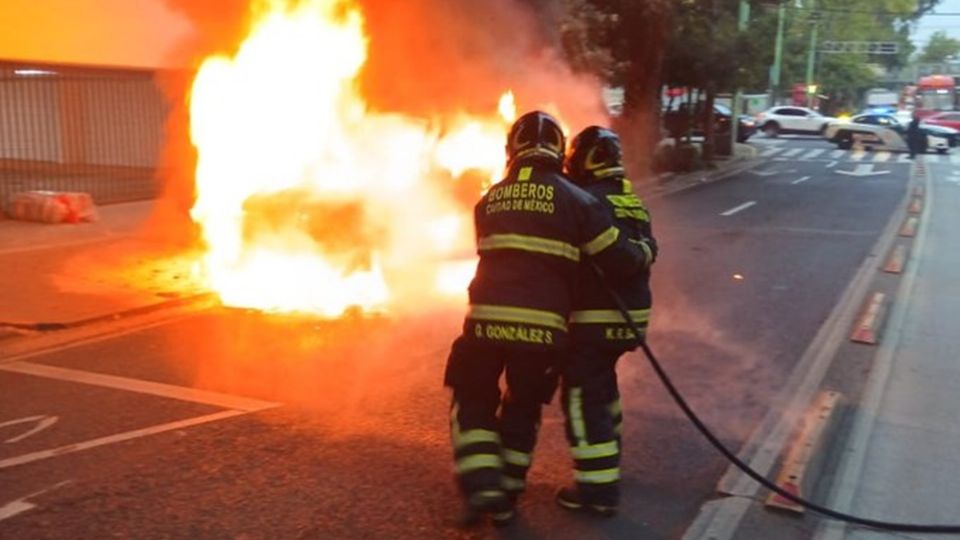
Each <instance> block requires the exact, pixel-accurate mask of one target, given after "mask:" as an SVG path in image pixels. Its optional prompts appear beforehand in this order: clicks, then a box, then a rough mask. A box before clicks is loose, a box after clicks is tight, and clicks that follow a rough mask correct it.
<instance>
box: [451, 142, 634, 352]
mask: <svg viewBox="0 0 960 540" xmlns="http://www.w3.org/2000/svg"><path fill="white" fill-rule="evenodd" d="M474 225H475V228H476V234H477V253H478V254H479V255H480V262H479V263H478V265H477V272H476V275H475V276H474V278H473V281H472V282H471V284H470V311H469V312H468V313H467V317H466V321H465V323H464V335H465V336H467V337H468V338H473V339H479V340H484V341H491V342H496V343H499V344H504V345H517V346H524V347H527V346H534V347H556V346H561V345H563V344H564V342H565V340H566V335H567V330H568V324H567V319H568V318H569V316H570V309H571V305H572V301H573V295H574V293H575V292H576V285H577V279H578V272H579V265H580V263H581V262H583V261H584V260H586V259H587V258H591V259H592V260H594V261H595V262H596V263H597V264H599V265H600V266H601V267H602V268H603V269H604V270H605V271H610V272H614V273H621V274H622V273H634V274H635V273H636V272H638V271H639V270H640V269H641V268H642V267H643V266H644V265H645V264H646V254H645V253H644V251H643V248H642V247H641V246H638V245H635V244H632V243H630V242H628V241H627V239H626V238H624V237H623V236H622V234H621V230H620V229H619V228H617V227H616V226H614V224H613V220H612V218H611V215H610V212H609V211H608V210H607V209H606V208H605V207H604V205H603V204H601V203H600V201H598V200H596V199H595V198H594V197H593V196H591V195H590V194H588V193H587V192H585V191H583V190H582V189H580V188H578V187H577V186H575V185H574V184H573V183H571V182H570V181H569V180H567V178H566V177H564V176H563V175H562V174H561V173H560V172H559V170H558V166H557V165H555V164H552V163H550V162H545V161H543V160H540V159H536V158H534V159H528V160H520V161H519V162H518V163H516V164H515V165H514V166H513V167H511V169H510V170H509V171H508V173H507V176H506V177H505V178H504V179H503V180H502V181H500V182H498V183H497V184H495V185H494V186H493V187H491V188H490V190H489V191H488V192H487V193H486V194H485V195H484V196H483V198H482V199H481V200H480V202H479V203H477V205H476V207H475V208H474Z"/></svg>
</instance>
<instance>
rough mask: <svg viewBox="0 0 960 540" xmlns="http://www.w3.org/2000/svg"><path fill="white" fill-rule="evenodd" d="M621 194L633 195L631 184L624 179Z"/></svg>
mask: <svg viewBox="0 0 960 540" xmlns="http://www.w3.org/2000/svg"><path fill="white" fill-rule="evenodd" d="M623 192H624V193H633V182H631V181H630V180H628V179H626V178H624V179H623Z"/></svg>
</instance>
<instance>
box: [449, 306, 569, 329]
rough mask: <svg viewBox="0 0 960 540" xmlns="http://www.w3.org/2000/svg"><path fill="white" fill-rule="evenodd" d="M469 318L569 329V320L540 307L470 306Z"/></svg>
mask: <svg viewBox="0 0 960 540" xmlns="http://www.w3.org/2000/svg"><path fill="white" fill-rule="evenodd" d="M467 318H468V319H479V320H481V321H506V322H515V323H526V324H535V325H538V326H546V327H548V328H556V329H557V330H563V331H566V330H567V322H566V320H564V318H563V317H561V316H560V315H559V314H557V313H553V312H552V311H543V310H539V309H527V308H518V307H512V306H486V305H473V306H470V312H469V313H467Z"/></svg>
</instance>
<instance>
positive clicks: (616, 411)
mask: <svg viewBox="0 0 960 540" xmlns="http://www.w3.org/2000/svg"><path fill="white" fill-rule="evenodd" d="M607 410H608V411H610V416H617V415H620V414H623V408H622V406H621V405H620V400H619V399H617V400H614V401H611V402H610V404H609V405H607Z"/></svg>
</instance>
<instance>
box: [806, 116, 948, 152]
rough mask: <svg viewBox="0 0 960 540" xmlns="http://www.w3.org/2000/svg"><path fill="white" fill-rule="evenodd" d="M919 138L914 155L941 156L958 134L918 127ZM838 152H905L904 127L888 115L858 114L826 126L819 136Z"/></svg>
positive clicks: (938, 127) (931, 127)
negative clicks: (920, 139) (918, 146)
mask: <svg viewBox="0 0 960 540" xmlns="http://www.w3.org/2000/svg"><path fill="white" fill-rule="evenodd" d="M920 132H921V133H923V134H924V135H925V136H926V137H924V138H923V139H922V143H921V147H920V148H918V149H917V151H918V152H920V153H924V152H927V151H928V150H935V151H937V152H940V153H941V154H943V153H946V152H947V151H948V150H950V148H952V147H954V146H956V145H957V143H958V142H960V141H958V138H960V131H957V130H955V129H951V128H948V127H941V126H932V125H926V124H920ZM823 136H824V137H826V138H827V140H829V141H830V142H832V143H834V144H836V145H837V148H840V149H841V150H849V149H850V148H853V147H854V146H859V147H862V148H864V149H866V150H890V151H894V152H907V151H909V150H910V147H909V146H907V126H906V125H904V124H903V123H901V122H900V121H899V120H897V117H895V116H893V115H892V114H861V115H859V116H854V117H853V118H851V119H850V120H849V121H837V122H834V123H832V124H830V126H829V127H827V130H826V131H825V132H824V134H823Z"/></svg>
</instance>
